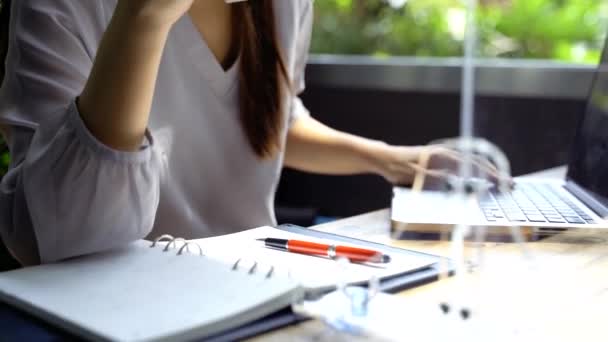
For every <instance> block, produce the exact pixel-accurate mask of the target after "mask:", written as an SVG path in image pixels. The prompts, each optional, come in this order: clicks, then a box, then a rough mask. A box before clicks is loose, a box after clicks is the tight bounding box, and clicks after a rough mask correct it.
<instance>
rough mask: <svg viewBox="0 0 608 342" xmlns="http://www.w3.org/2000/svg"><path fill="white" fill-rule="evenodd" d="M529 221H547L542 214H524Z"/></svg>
mask: <svg viewBox="0 0 608 342" xmlns="http://www.w3.org/2000/svg"><path fill="white" fill-rule="evenodd" d="M526 217H527V218H528V220H529V221H530V222H547V220H545V217H544V216H543V215H526Z"/></svg>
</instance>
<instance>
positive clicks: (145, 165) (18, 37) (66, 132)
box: [0, 0, 161, 264]
mask: <svg viewBox="0 0 608 342" xmlns="http://www.w3.org/2000/svg"><path fill="white" fill-rule="evenodd" d="M12 3H13V7H12V12H11V26H10V48H9V55H8V57H7V75H6V78H5V81H4V83H3V86H2V88H1V89H0V122H1V123H3V124H5V125H8V126H9V133H10V134H9V136H10V142H9V148H10V150H11V167H10V170H9V173H8V174H7V175H6V176H5V177H4V179H2V183H1V185H0V212H1V213H2V215H1V216H2V217H1V218H0V234H1V236H2V240H3V241H4V243H5V244H6V245H7V247H8V248H9V250H10V251H11V252H12V253H13V254H14V255H15V257H17V259H18V260H20V261H21V262H22V263H24V264H31V263H36V262H42V263H46V262H53V261H57V260H61V259H64V258H68V257H73V256H77V255H81V254H87V253H92V252H97V251H101V250H105V249H108V248H111V247H114V246H118V245H121V244H125V243H127V242H130V241H133V240H136V239H139V238H143V237H145V236H146V235H147V234H148V233H149V232H150V231H151V229H152V226H153V224H154V218H155V215H156V209H157V207H158V202H159V176H160V168H161V162H160V158H158V156H157V153H156V152H155V149H154V144H153V139H152V137H151V135H150V134H149V133H148V134H147V144H146V145H145V146H142V148H141V149H140V150H139V151H137V152H121V151H116V150H113V149H111V148H109V147H107V146H105V145H103V144H102V143H101V142H99V141H98V140H97V139H95V137H94V136H93V135H92V134H91V133H90V132H89V131H88V130H87V128H86V126H85V125H84V123H83V121H82V120H81V118H80V115H79V113H78V109H77V106H76V104H75V101H76V97H77V96H78V95H79V94H80V92H81V91H82V88H83V87H84V84H85V82H86V80H87V78H88V75H89V73H90V70H91V68H92V63H93V62H92V61H93V57H94V55H95V53H96V49H97V45H98V44H99V40H100V39H101V36H102V34H103V31H104V30H105V26H106V25H107V20H108V18H107V15H106V14H104V13H103V11H102V9H101V7H100V6H102V5H101V4H102V3H103V1H96V0H95V1H94V0H79V1H73V0H18V1H13V2H12Z"/></svg>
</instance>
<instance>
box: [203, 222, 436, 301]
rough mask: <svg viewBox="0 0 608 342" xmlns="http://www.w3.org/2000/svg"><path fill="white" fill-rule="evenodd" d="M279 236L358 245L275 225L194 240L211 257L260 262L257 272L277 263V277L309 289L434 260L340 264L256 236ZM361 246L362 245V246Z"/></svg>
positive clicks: (405, 258)
mask: <svg viewBox="0 0 608 342" xmlns="http://www.w3.org/2000/svg"><path fill="white" fill-rule="evenodd" d="M263 238H279V239H298V240H304V241H314V242H321V243H327V244H339V245H347V246H354V247H357V246H356V245H353V244H347V243H341V242H340V243H336V242H335V241H331V240H328V239H323V238H317V237H311V236H306V235H301V234H297V233H292V232H287V231H283V230H279V229H276V228H273V227H260V228H255V229H250V230H246V231H243V232H239V233H235V234H229V235H223V236H218V237H212V238H206V239H197V240H192V241H193V242H196V243H197V244H198V245H200V246H201V247H202V249H203V250H204V252H205V254H207V255H208V256H209V257H210V258H213V259H218V260H221V261H222V262H224V263H226V264H228V265H229V266H232V265H233V264H234V263H235V262H236V261H237V260H238V259H241V262H239V268H241V269H243V270H248V269H250V268H251V267H252V265H253V263H254V262H257V263H258V265H257V266H256V272H258V273H262V274H266V273H267V272H269V271H270V267H274V270H273V273H274V274H275V276H276V277H291V278H292V279H295V280H296V281H298V282H300V283H301V284H302V286H304V287H306V288H309V289H317V288H327V287H330V286H334V285H336V284H337V283H338V282H340V281H345V282H348V283H357V282H364V281H368V280H369V279H370V278H371V277H372V276H377V277H379V278H384V277H388V276H391V275H397V274H401V273H405V272H407V271H411V270H415V269H419V268H422V267H425V266H428V265H429V264H431V263H432V261H429V259H428V258H423V257H416V256H413V255H399V254H391V255H390V256H391V262H389V263H387V264H354V263H351V264H348V265H347V266H346V267H344V265H343V264H338V263H337V262H335V261H334V260H331V259H329V258H324V257H317V256H310V255H303V254H297V253H290V252H285V251H281V250H275V249H271V248H267V247H265V246H264V243H263V242H261V241H256V239H263ZM359 247H360V246H359Z"/></svg>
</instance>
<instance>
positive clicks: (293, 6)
mask: <svg viewBox="0 0 608 342" xmlns="http://www.w3.org/2000/svg"><path fill="white" fill-rule="evenodd" d="M312 12H313V9H312V0H276V1H271V0H250V1H248V2H237V3H234V4H228V3H227V2H226V1H225V0H104V1H96V0H82V1H73V0H19V1H14V3H13V5H12V11H11V26H10V28H11V30H10V32H11V34H10V48H9V52H8V57H7V73H6V77H5V80H4V83H3V87H2V89H1V92H0V123H1V124H2V125H3V126H2V131H3V133H4V135H5V138H6V139H7V141H8V142H9V147H10V150H11V157H12V166H11V170H10V171H9V173H8V174H7V175H6V176H5V177H4V179H3V181H2V188H1V192H0V210H2V219H1V220H0V233H1V235H2V239H3V240H4V242H5V244H6V245H7V246H8V248H9V249H10V250H11V252H12V254H13V255H14V256H15V257H16V258H17V259H18V260H19V261H20V262H21V263H22V264H24V265H30V264H37V263H41V262H42V263H46V262H52V261H56V260H61V259H64V258H68V257H72V256H77V255H81V254H85V253H91V252H95V251H100V250H104V249H108V248H111V247H114V246H117V245H121V244H124V243H126V242H129V241H132V240H136V239H140V238H143V237H146V236H148V235H151V236H157V235H159V234H161V233H170V234H173V235H176V236H182V237H185V238H200V237H205V236H211V235H217V234H224V233H230V232H235V231H238V230H242V229H246V228H250V227H255V226H261V225H271V224H274V223H275V218H274V212H273V200H274V191H275V188H276V184H277V181H278V179H279V175H280V172H281V168H282V167H283V165H286V166H288V167H293V168H296V169H299V170H305V171H310V172H318V173H326V174H356V173H376V174H380V175H382V176H383V177H384V178H386V179H387V180H388V181H390V182H401V183H406V182H409V181H410V180H411V179H410V178H411V175H412V174H413V171H412V162H415V161H416V160H417V158H418V154H419V152H420V151H421V148H418V147H395V146H389V145H387V144H385V143H382V142H379V141H372V140H368V139H363V138H360V137H356V136H352V135H349V134H345V133H341V132H337V131H335V130H333V129H331V128H328V127H326V126H324V125H323V124H321V123H319V122H318V121H316V120H314V119H313V118H312V117H310V115H309V113H308V111H307V110H306V109H305V107H304V106H303V105H302V102H301V101H300V99H299V98H298V97H297V94H299V93H300V92H301V91H302V90H303V89H304V80H303V74H304V66H305V64H306V60H307V50H308V47H309V41H310V35H311V30H312V28H311V25H312V15H313V13H312Z"/></svg>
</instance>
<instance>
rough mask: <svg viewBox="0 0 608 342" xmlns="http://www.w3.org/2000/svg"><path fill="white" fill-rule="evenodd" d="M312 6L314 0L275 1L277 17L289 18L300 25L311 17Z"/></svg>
mask: <svg viewBox="0 0 608 342" xmlns="http://www.w3.org/2000/svg"><path fill="white" fill-rule="evenodd" d="M250 1H251V0H250ZM312 5H313V0H288V1H286V0H274V7H275V11H276V12H277V17H279V18H288V19H289V21H290V22H292V23H299V22H300V21H301V20H302V19H303V18H305V17H307V16H311V15H312V7H313V6H312Z"/></svg>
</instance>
